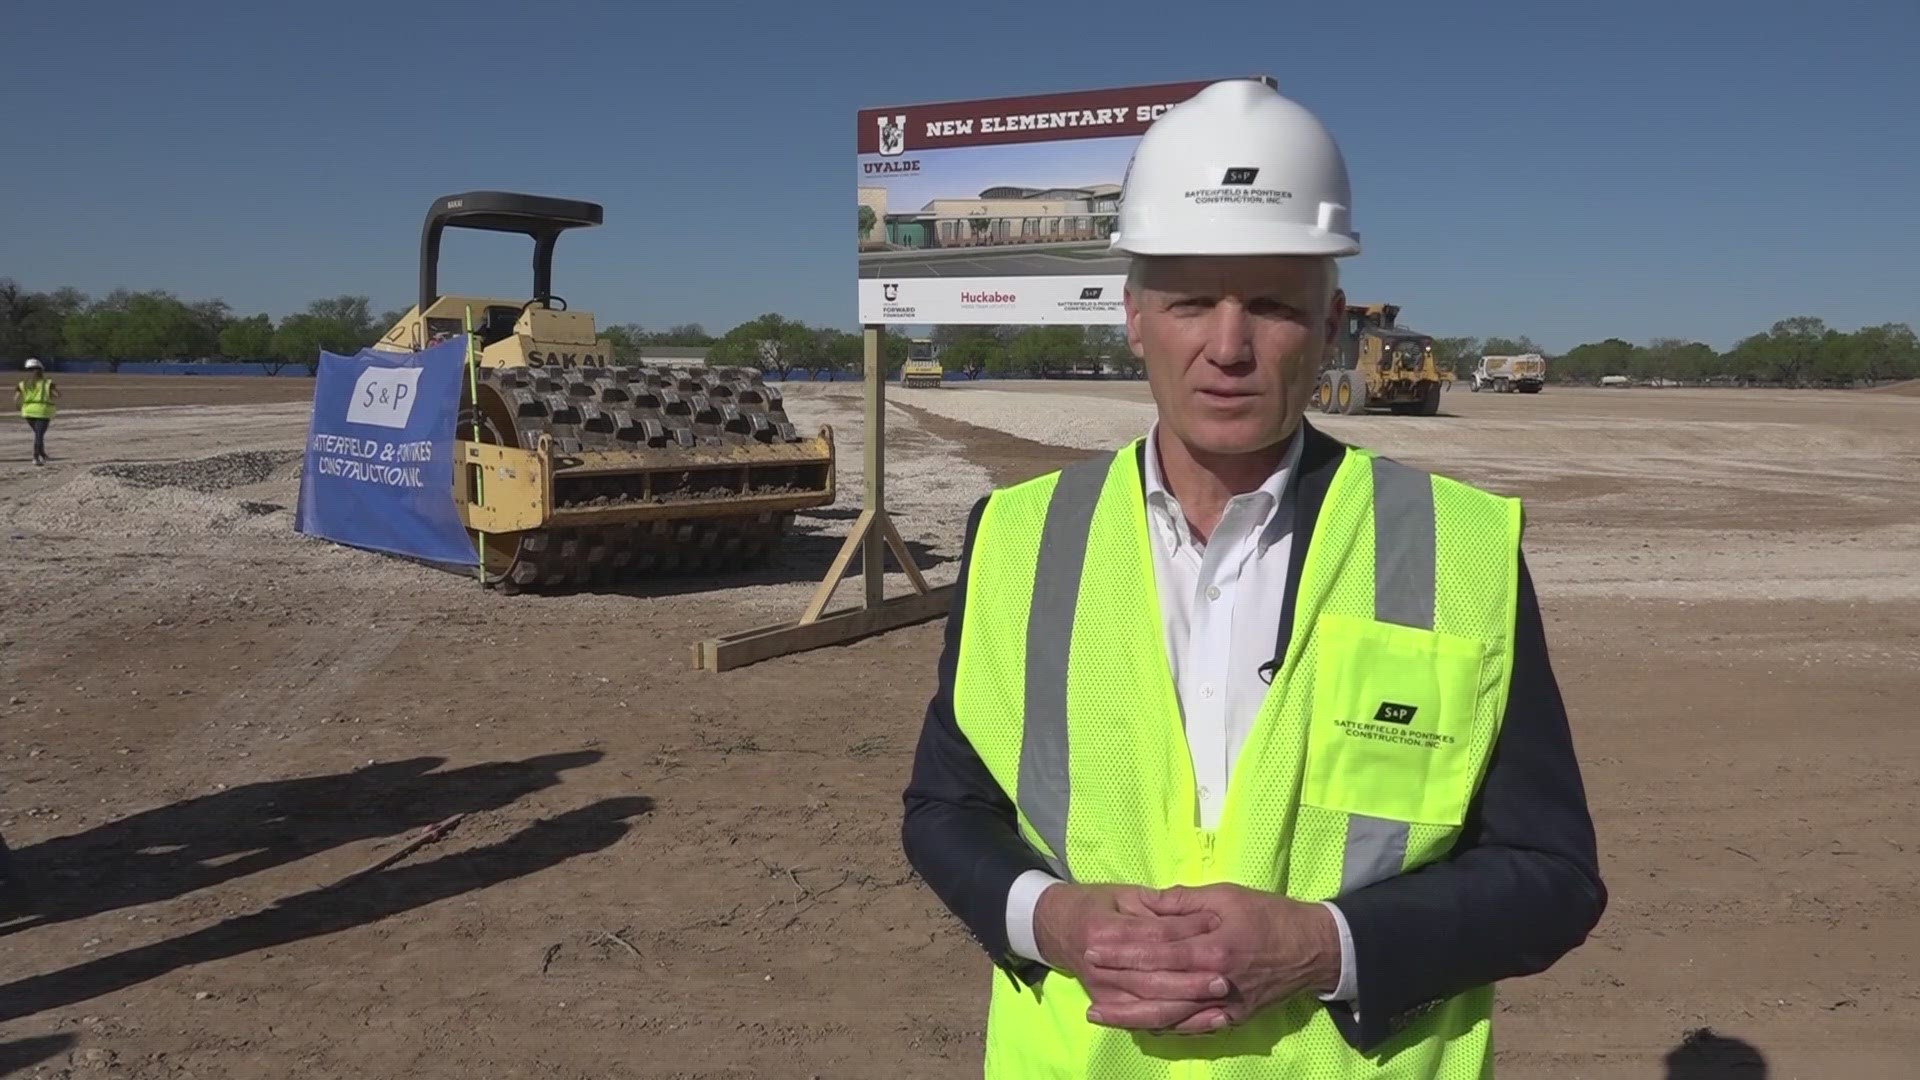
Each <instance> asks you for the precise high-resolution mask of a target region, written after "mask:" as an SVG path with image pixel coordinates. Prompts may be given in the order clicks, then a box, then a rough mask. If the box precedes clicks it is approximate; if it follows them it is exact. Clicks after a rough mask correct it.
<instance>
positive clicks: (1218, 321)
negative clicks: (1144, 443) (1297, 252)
mask: <svg viewBox="0 0 1920 1080" xmlns="http://www.w3.org/2000/svg"><path fill="white" fill-rule="evenodd" d="M1325 274H1326V270H1325V269H1324V267H1323V264H1322V263H1321V261H1320V260H1318V259H1313V258H1302V257H1296V256H1285V255H1253V256H1179V257H1170V256H1163V257H1158V258H1154V259H1151V260H1149V261H1148V263H1147V264H1146V267H1145V269H1144V271H1143V273H1142V275H1141V278H1140V280H1139V282H1138V283H1137V286H1136V287H1135V288H1129V289H1128V290H1127V295H1126V305H1127V344H1128V345H1129V346H1130V347H1131V348H1132V350H1133V354H1134V355H1135V356H1138V357H1139V358H1140V359H1141V360H1142V361H1143V362H1144V363H1145V365H1146V369H1147V384H1148V385H1149V386H1150V387H1151V388H1152V390H1153V399H1154V401H1155V403H1156V404H1158V406H1159V408H1160V422H1161V423H1162V424H1165V425H1167V426H1168V427H1170V428H1172V429H1173V432H1174V434H1175V435H1177V436H1179V438H1180V439H1181V441H1183V442H1185V443H1186V444H1187V445H1189V446H1191V447H1193V448H1194V449H1195V450H1198V451H1201V452H1204V453H1209V454H1245V453H1253V452H1256V451H1260V450H1264V449H1267V448H1269V447H1272V446H1274V445H1275V444H1277V443H1279V442H1281V441H1282V440H1284V439H1286V438H1287V437H1288V436H1290V435H1292V434H1293V431H1294V428H1295V427H1296V426H1297V425H1298V424H1299V422H1300V417H1301V416H1302V415H1303V414H1304V413H1305V412H1306V407H1307V402H1308V400H1309V399H1310V398H1311V397H1312V396H1313V385H1314V382H1315V380H1316V378H1317V377H1318V375H1319V373H1320V367H1321V362H1322V359H1323V358H1324V355H1325V351H1326V348H1327V346H1328V344H1330V343H1331V342H1332V341H1333V340H1334V336H1335V334H1337V333H1338V331H1339V327H1340V313H1341V312H1342V311H1343V310H1344V308H1345V306H1346V300H1345V297H1344V296H1343V295H1341V294H1340V293H1339V292H1337V291H1336V292H1335V293H1334V294H1333V295H1332V297H1331V298H1329V297H1328V295H1327V285H1328V281H1327V279H1326V277H1325Z"/></svg>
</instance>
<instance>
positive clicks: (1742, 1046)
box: [1666, 1028, 1767, 1080]
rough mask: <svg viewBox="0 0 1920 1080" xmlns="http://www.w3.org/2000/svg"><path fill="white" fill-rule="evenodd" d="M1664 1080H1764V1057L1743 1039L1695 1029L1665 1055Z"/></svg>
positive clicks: (1705, 1029) (1765, 1079)
mask: <svg viewBox="0 0 1920 1080" xmlns="http://www.w3.org/2000/svg"><path fill="white" fill-rule="evenodd" d="M1666 1064H1667V1072H1666V1080H1767V1059H1766V1056H1765V1055H1763V1054H1762V1053H1760V1051H1759V1050H1757V1049H1755V1048H1754V1046H1753V1044H1752V1043H1749V1042H1747V1041H1746V1040H1744V1039H1730V1038H1728V1037H1726V1036H1724V1035H1717V1034H1715V1033H1714V1031H1713V1029H1712V1028H1699V1029H1697V1030H1694V1031H1689V1032H1687V1033H1686V1034H1685V1035H1684V1036H1682V1037H1681V1040H1680V1045H1679V1046H1676V1047H1674V1048H1673V1049H1672V1050H1670V1051H1668V1052H1667V1058H1666Z"/></svg>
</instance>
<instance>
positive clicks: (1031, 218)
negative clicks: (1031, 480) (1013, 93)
mask: <svg viewBox="0 0 1920 1080" xmlns="http://www.w3.org/2000/svg"><path fill="white" fill-rule="evenodd" d="M1208 85H1209V84H1208V83H1207V82H1184V83H1162V84H1158V85H1153V86H1123V87H1116V88H1113V89H1108V90H1081V91H1075V92H1072V93H1064V94H1050V95H1046V96H1041V97H1008V98H991V99H986V100H980V101H951V102H940V103H934V104H924V105H901V106H892V107H888V108H878V109H864V110H862V111H861V112H860V133H859V141H858V150H859V163H858V166H857V169H858V174H859V182H860V248H859V250H860V321H861V323H863V324H865V325H869V326H871V325H887V324H896V325H897V324H907V325H939V324H952V323H1000V324H1015V325H1023V324H1039V323H1070V324H1072V323H1077V324H1083V325H1092V324H1101V323H1111V324H1117V323H1121V322H1124V321H1125V315H1124V311H1123V308H1122V305H1121V288H1122V286H1123V285H1124V284H1125V281H1126V272H1127V260H1126V256H1124V255H1120V254H1117V253H1112V252H1109V251H1108V249H1107V242H1108V238H1109V237H1110V236H1111V235H1112V234H1113V232H1114V230H1115V227H1116V222H1117V220H1118V217H1119V211H1120V192H1121V188H1122V187H1123V186H1124V185H1125V183H1126V172H1127V163H1128V162H1129V161H1131V160H1132V158H1133V150H1134V147H1135V146H1136V145H1137V144H1138V143H1139V141H1140V136H1141V135H1142V134H1143V133H1144V132H1145V131H1146V130H1147V128H1148V126H1149V125H1151V124H1152V123H1153V121H1154V120H1155V119H1157V118H1158V117H1159V116H1160V114H1161V113H1164V112H1166V111H1167V110H1168V109H1170V108H1172V107H1173V106H1175V105H1178V104H1179V103H1180V102H1182V101H1185V100H1186V99H1188V98H1190V97H1192V96H1193V95H1194V94H1196V93H1198V92H1199V91H1200V90H1201V89H1203V88H1205V87H1206V86H1208Z"/></svg>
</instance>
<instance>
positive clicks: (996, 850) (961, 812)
mask: <svg viewBox="0 0 1920 1080" xmlns="http://www.w3.org/2000/svg"><path fill="white" fill-rule="evenodd" d="M985 508H986V500H985V499H981V500H980V501H978V502H976V503H975V504H974V506H973V510H972V512H971V513H970V514H969V515H968V517H967V528H966V539H965V542H964V545H963V547H962V550H961V561H960V573H959V577H958V579H957V580H956V582H955V585H954V590H953V604H952V607H951V608H950V609H949V612H948V616H947V627H946V644H945V646H944V647H943V649H942V651H941V654H940V664H939V671H938V680H939V681H938V683H937V685H936V687H935V689H934V694H933V698H932V700H931V701H929V702H928V704H927V711H926V717H925V719H924V720H923V721H922V723H921V728H920V742H919V746H918V748H917V749H916V751H915V753H914V759H913V775H912V778H911V779H910V780H909V782H908V784H907V788H906V792H905V795H904V802H905V804H906V810H905V816H904V818H903V820H902V822H901V844H902V846H903V847H904V848H905V850H906V855H907V861H908V862H910V863H911V864H912V865H913V868H914V870H915V871H916V872H917V873H918V874H919V875H920V877H921V879H922V880H924V881H925V882H926V883H927V886H928V887H929V888H930V889H932V890H933V893H934V895H935V896H937V897H939V898H940V901H941V902H942V903H944V904H945V905H946V906H947V908H948V910H950V911H952V912H953V913H954V915H955V916H956V917H957V918H959V920H960V921H961V923H962V924H964V925H965V926H966V928H967V931H968V932H969V933H970V934H971V935H972V936H973V938H974V940H975V941H977V942H979V943H980V945H981V947H982V948H984V949H985V950H986V951H987V954H988V955H989V956H990V957H992V959H993V960H994V962H995V963H996V964H999V965H1000V966H1001V967H1002V968H1003V969H1004V970H1006V971H1007V972H1008V973H1009V974H1010V975H1015V976H1018V977H1019V978H1021V979H1022V980H1024V981H1025V982H1028V983H1032V982H1035V981H1037V980H1038V979H1040V978H1041V977H1042V976H1043V975H1044V974H1045V971H1046V969H1045V967H1044V966H1042V965H1039V964H1035V963H1033V962H1032V961H1029V960H1027V959H1025V958H1023V957H1020V956H1018V955H1016V954H1014V953H1013V952H1012V951H1011V950H1010V949H1009V947H1008V944H1007V928H1006V927H1007V924H1006V919H1007V907H1006V905H1007V893H1008V891H1009V890H1010V889H1011V888H1012V887H1013V881H1014V879H1015V878H1017V877H1019V876H1020V875H1021V874H1022V873H1024V872H1026V871H1028V870H1046V869H1047V863H1046V860H1045V859H1042V858H1041V857H1040V854H1039V852H1037V851H1035V850H1034V849H1033V847H1032V846H1031V845H1029V844H1028V843H1027V842H1026V840H1025V839H1023V838H1022V837H1021V836H1020V831H1019V825H1018V818H1017V817H1016V816H1015V811H1014V805H1013V800H1012V799H1010V798H1008V797H1007V794H1006V792H1005V791H1004V790H1003V789H1002V788H1001V787H1000V785H999V783H998V782H996V781H995V780H994V778H993V774H992V773H991V772H989V771H988V770H987V767H986V764H985V763H984V762H982V761H981V760H980V755H979V754H978V753H977V752H976V751H975V750H974V748H973V745H972V744H971V743H970V742H968V741H967V737H966V735H965V734H963V733H962V732H961V731H960V726H959V723H958V722H957V721H956V720H955V718H954V714H953V683H954V672H955V668H956V667H957V665H958V662H959V658H960V631H961V626H962V621H963V619H964V618H965V611H964V609H965V605H966V592H967V568H968V564H969V562H970V561H971V557H972V553H973V542H974V535H975V533H976V531H977V530H978V528H979V524H980V515H981V513H982V511H983V510H985Z"/></svg>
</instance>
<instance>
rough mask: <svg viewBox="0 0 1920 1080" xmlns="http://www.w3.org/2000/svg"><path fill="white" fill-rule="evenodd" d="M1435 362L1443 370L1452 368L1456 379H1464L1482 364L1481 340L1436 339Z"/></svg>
mask: <svg viewBox="0 0 1920 1080" xmlns="http://www.w3.org/2000/svg"><path fill="white" fill-rule="evenodd" d="M1433 362H1434V363H1436V364H1438V365H1440V366H1441V367H1443V368H1452V369H1453V373H1454V376H1455V377H1456V378H1462V379H1464V378H1466V376H1467V373H1468V372H1469V371H1472V370H1473V369H1474V367H1475V366H1477V365H1478V364H1479V363H1480V339H1479V338H1470V337H1444V338H1434V339H1433Z"/></svg>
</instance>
